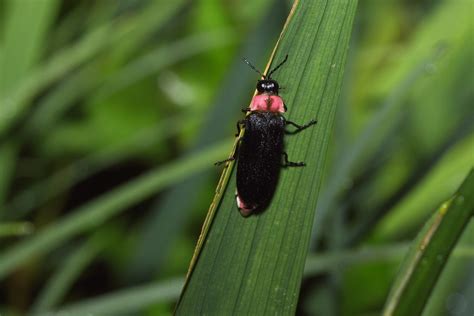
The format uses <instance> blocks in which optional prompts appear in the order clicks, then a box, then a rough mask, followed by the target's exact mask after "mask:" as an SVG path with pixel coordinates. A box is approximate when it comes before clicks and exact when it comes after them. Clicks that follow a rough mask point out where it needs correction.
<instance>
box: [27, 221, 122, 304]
mask: <svg viewBox="0 0 474 316" xmlns="http://www.w3.org/2000/svg"><path fill="white" fill-rule="evenodd" d="M112 238H119V237H118V236H116V234H114V233H111V232H110V230H107V229H102V230H99V231H98V232H97V233H95V234H93V235H92V236H91V237H90V238H89V239H88V240H87V241H86V242H84V244H83V245H81V246H80V247H77V249H75V250H74V251H73V252H72V254H71V255H69V256H68V257H67V258H66V259H65V260H64V262H62V264H61V265H60V266H59V268H58V269H57V271H56V272H55V273H54V274H53V275H52V276H51V277H50V278H49V279H48V281H47V282H46V284H45V286H44V288H43V289H42V290H41V292H40V293H39V295H38V297H37V299H36V300H35V302H34V303H33V305H32V307H31V310H32V311H34V312H42V311H46V310H49V309H52V308H54V307H55V306H56V305H57V304H58V303H59V302H61V299H63V297H64V296H65V295H66V293H67V292H68V290H69V288H70V287H71V286H72V284H73V283H74V282H75V281H76V280H77V279H78V277H79V276H80V274H81V272H82V271H83V270H84V269H85V268H86V267H87V266H88V265H89V264H90V263H91V262H92V261H93V260H94V259H95V257H96V256H97V255H98V254H99V252H100V251H102V250H103V249H104V248H105V247H106V246H109V245H111V243H112Z"/></svg>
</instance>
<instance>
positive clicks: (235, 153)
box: [214, 125, 240, 166]
mask: <svg viewBox="0 0 474 316" xmlns="http://www.w3.org/2000/svg"><path fill="white" fill-rule="evenodd" d="M237 126H239V125H237ZM239 145H240V141H239V142H238V143H237V147H236V148H235V151H234V154H233V155H232V157H230V158H227V159H225V160H221V161H218V162H215V163H214V166H220V165H222V164H224V163H227V162H230V161H234V160H235V159H236V158H237V155H238V152H239Z"/></svg>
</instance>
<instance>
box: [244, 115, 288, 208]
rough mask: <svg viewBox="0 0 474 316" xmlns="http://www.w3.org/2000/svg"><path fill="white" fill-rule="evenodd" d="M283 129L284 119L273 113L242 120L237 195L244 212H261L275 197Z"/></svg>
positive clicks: (250, 116)
mask: <svg viewBox="0 0 474 316" xmlns="http://www.w3.org/2000/svg"><path fill="white" fill-rule="evenodd" d="M285 125H286V122H285V118H284V117H283V116H282V115H280V114H279V113H275V112H253V113H251V114H249V115H248V116H247V118H246V119H245V133H244V136H243V139H242V141H241V143H240V146H239V155H238V165H237V192H238V195H239V197H240V199H241V201H242V202H244V203H245V205H246V206H247V208H252V209H254V208H255V210H256V211H258V210H259V209H263V208H265V207H266V206H267V205H268V204H269V203H270V201H271V198H272V196H273V194H274V193H275V189H276V185H277V183H278V177H279V174H280V170H281V163H282V153H283V137H284V132H285Z"/></svg>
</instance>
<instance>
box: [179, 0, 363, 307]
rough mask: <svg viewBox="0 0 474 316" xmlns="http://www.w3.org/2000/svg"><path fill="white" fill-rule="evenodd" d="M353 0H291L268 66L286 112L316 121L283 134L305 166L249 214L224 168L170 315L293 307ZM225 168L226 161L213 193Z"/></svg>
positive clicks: (282, 181) (296, 118) (298, 118)
mask: <svg viewBox="0 0 474 316" xmlns="http://www.w3.org/2000/svg"><path fill="white" fill-rule="evenodd" d="M356 4H357V2H356V1H344V2H342V1H341V2H339V1H299V2H296V4H295V6H294V8H293V11H292V12H293V13H292V14H290V19H289V21H288V22H287V27H286V28H285V30H284V33H283V35H282V38H281V40H280V42H279V45H278V47H277V50H276V54H275V58H274V59H273V60H275V63H277V62H278V61H280V60H282V59H283V58H284V56H285V55H286V54H289V56H290V57H289V60H288V63H287V65H285V66H284V67H282V68H281V70H279V72H278V73H277V74H275V77H276V79H277V80H279V81H280V84H281V85H283V86H285V87H286V90H284V91H283V93H282V96H283V98H284V99H285V101H286V103H287V105H288V108H289V112H288V114H287V115H286V117H287V118H288V119H290V120H292V121H295V122H299V123H304V122H307V121H309V120H311V119H314V118H317V119H318V121H319V123H318V125H317V126H316V127H314V128H311V129H309V130H307V131H305V132H303V133H301V135H298V136H295V137H288V142H287V145H288V146H287V152H288V154H289V157H290V159H293V160H303V161H306V162H307V166H306V167H305V168H304V169H296V170H295V169H293V170H291V169H290V170H284V171H283V172H282V175H281V177H280V180H279V185H278V188H277V192H276V194H275V196H274V198H273V200H272V204H271V205H270V206H269V207H268V208H267V209H266V210H265V212H263V213H262V214H261V215H259V216H251V217H249V218H243V217H241V216H240V214H239V212H238V211H237V209H236V205H235V197H234V192H235V173H233V174H232V175H231V177H230V181H229V185H227V187H226V188H225V192H224V193H223V197H222V201H221V202H220V205H218V209H213V207H214V205H217V204H218V203H217V202H215V203H214V204H213V206H212V207H211V210H210V213H209V214H210V215H208V218H207V219H206V223H205V226H204V228H203V234H204V235H203V236H202V237H201V239H200V243H199V244H198V247H197V249H196V254H195V259H197V261H193V263H192V266H191V271H190V276H189V279H188V281H187V284H186V287H185V289H184V290H183V293H182V297H181V300H180V302H179V303H178V306H177V314H178V315H193V314H231V313H234V314H255V315H263V314H274V313H282V314H294V312H295V309H296V303H297V300H298V293H299V286H300V283H301V278H302V274H303V268H304V263H305V259H306V254H307V251H308V245H309V238H310V232H311V227H312V219H313V217H314V211H315V208H316V200H317V195H318V191H319V186H320V182H321V177H322V174H323V168H324V160H325V156H326V151H327V147H328V142H329V138H330V133H331V129H332V125H333V120H334V116H335V107H336V104H337V99H338V96H339V93H340V87H341V83H342V73H343V69H344V63H345V56H346V51H347V48H348V43H349V37H350V33H351V28H352V21H353V17H354V15H355V9H356ZM274 65H275V64H274ZM230 173H232V169H231V168H229V169H227V171H226V173H225V174H224V176H223V180H222V181H221V183H220V184H219V187H218V195H217V197H216V198H215V201H217V200H218V199H219V189H220V188H221V187H223V183H225V180H226V177H227V176H229V175H230ZM214 211H215V213H214ZM213 214H215V215H213ZM211 222H212V225H211ZM207 229H209V230H208V231H207ZM194 263H195V264H194Z"/></svg>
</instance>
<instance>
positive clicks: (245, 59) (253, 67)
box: [242, 56, 288, 79]
mask: <svg viewBox="0 0 474 316" xmlns="http://www.w3.org/2000/svg"><path fill="white" fill-rule="evenodd" d="M287 57H288V56H287ZM242 60H243V61H244V62H245V63H246V64H247V65H249V66H250V68H252V69H253V70H255V71H256V72H258V73H259V74H260V75H261V76H262V77H263V79H266V78H267V76H265V75H264V74H262V73H261V72H260V70H258V69H257V68H255V66H254V65H252V64H251V63H250V62H249V61H248V60H247V58H242Z"/></svg>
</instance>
